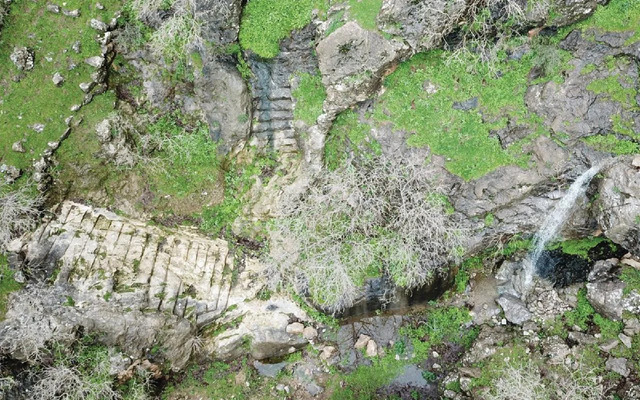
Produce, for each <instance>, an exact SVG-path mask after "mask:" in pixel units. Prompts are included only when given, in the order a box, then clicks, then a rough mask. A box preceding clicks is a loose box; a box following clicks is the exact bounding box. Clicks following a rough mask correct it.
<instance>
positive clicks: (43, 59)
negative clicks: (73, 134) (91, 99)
mask: <svg viewBox="0 0 640 400" xmlns="http://www.w3.org/2000/svg"><path fill="white" fill-rule="evenodd" d="M46 4H47V1H45V0H38V1H15V2H13V4H11V8H10V14H9V15H8V16H7V19H6V23H5V26H4V27H3V29H2V36H1V38H2V39H1V41H0V60H2V62H0V98H2V112H0V159H2V162H3V163H7V164H11V165H15V166H16V167H18V168H28V167H29V166H30V165H31V162H32V159H33V158H36V157H38V155H39V154H40V153H41V152H42V151H43V150H44V149H45V148H46V147H47V143H48V142H51V141H55V140H58V138H59V137H60V136H61V135H62V133H63V132H64V131H65V129H66V128H67V127H66V125H65V122H64V120H65V118H67V117H68V116H70V115H72V114H73V113H72V112H71V111H70V107H71V106H72V105H74V104H79V103H81V102H82V100H83V98H84V93H83V92H82V90H81V89H80V88H79V86H78V85H79V84H80V83H82V82H90V81H91V77H90V76H91V73H92V72H93V71H94V68H93V67H91V66H89V65H87V64H86V63H85V62H84V60H85V59H86V58H87V57H89V56H91V55H96V54H100V46H99V44H98V43H97V41H96V40H95V36H96V31H95V30H94V29H92V28H91V27H90V26H89V20H90V19H91V18H97V19H101V20H103V21H107V22H108V21H109V20H110V19H111V18H112V17H113V14H114V13H115V12H116V11H117V10H118V9H119V8H120V6H121V4H122V1H119V0H106V1H103V2H102V4H103V5H104V6H105V10H98V9H97V8H96V7H95V4H94V3H91V2H87V1H83V0H69V1H67V2H66V3H65V8H66V9H70V10H71V9H76V8H77V9H79V10H80V17H78V18H69V17H66V16H64V15H62V13H60V14H54V13H50V12H46ZM75 41H80V43H81V46H82V53H81V54H76V53H75V52H74V51H72V50H71V46H72V45H73V43H74V42H75ZM16 46H26V47H29V48H32V49H33V50H34V52H35V65H34V68H33V70H31V71H26V72H24V73H23V74H22V76H21V79H20V80H19V81H14V79H13V78H14V77H15V76H17V75H19V71H18V70H17V68H16V67H15V66H14V64H13V63H12V62H11V61H9V56H10V54H11V53H12V52H13V49H14V47H16ZM47 57H50V59H51V61H48V60H47ZM71 64H75V65H76V66H75V68H73V69H72V70H69V66H70V65H71ZM56 72H59V73H60V74H61V75H62V76H63V77H64V79H65V82H64V83H63V84H62V86H61V87H56V86H55V85H54V84H53V82H52V80H51V79H52V77H53V75H54V74H55V73H56ZM38 123H40V124H44V125H45V127H44V130H43V131H42V132H41V133H37V132H35V131H34V130H33V129H32V128H30V126H33V125H34V124H38ZM22 139H24V140H25V143H24V147H25V149H27V152H26V153H17V152H14V151H12V150H11V146H12V144H13V143H14V142H17V141H19V140H22Z"/></svg>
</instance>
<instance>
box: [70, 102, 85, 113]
mask: <svg viewBox="0 0 640 400" xmlns="http://www.w3.org/2000/svg"><path fill="white" fill-rule="evenodd" d="M80 107H82V106H81V105H80V104H74V105H72V106H71V107H69V110H71V111H73V112H76V111H78V110H79V109H80Z"/></svg>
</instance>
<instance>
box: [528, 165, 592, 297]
mask: <svg viewBox="0 0 640 400" xmlns="http://www.w3.org/2000/svg"><path fill="white" fill-rule="evenodd" d="M603 166H604V163H598V164H596V165H594V166H592V167H591V168H589V169H588V170H587V171H585V172H584V173H583V174H582V175H580V176H579V177H578V179H576V181H575V182H573V184H571V186H570V187H569V190H568V191H567V193H566V194H565V195H564V197H563V198H562V199H561V200H560V202H559V203H558V204H557V205H556V207H555V208H554V209H553V211H552V212H551V214H549V216H547V218H546V219H545V220H544V222H543V223H542V226H541V227H540V229H539V230H538V233H536V236H535V237H534V238H533V246H534V249H533V251H532V252H531V254H530V255H529V257H528V260H527V261H525V263H524V266H523V268H524V271H523V272H524V279H523V284H524V288H525V289H528V288H529V287H530V286H531V282H532V281H533V275H534V274H535V273H536V271H537V269H538V268H537V267H538V263H539V262H540V256H541V255H542V252H543V251H544V249H545V247H546V246H547V243H549V241H550V240H551V239H553V238H554V237H555V236H556V235H557V234H558V232H559V231H560V229H561V228H562V226H563V225H564V223H565V222H566V221H567V219H568V218H569V217H570V216H571V214H572V211H573V206H574V204H575V203H576V201H577V200H578V197H580V196H581V195H582V194H584V192H586V191H587V187H588V185H589V182H591V179H593V177H594V176H595V175H596V174H597V173H598V172H599V171H600V169H602V167H603Z"/></svg>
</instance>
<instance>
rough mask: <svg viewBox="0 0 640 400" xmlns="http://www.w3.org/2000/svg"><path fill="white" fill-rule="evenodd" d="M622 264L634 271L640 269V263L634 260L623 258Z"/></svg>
mask: <svg viewBox="0 0 640 400" xmlns="http://www.w3.org/2000/svg"><path fill="white" fill-rule="evenodd" d="M622 263H623V264H624V265H628V266H630V267H633V268H635V269H640V262H638V261H636V260H634V259H633V258H625V259H623V260H622Z"/></svg>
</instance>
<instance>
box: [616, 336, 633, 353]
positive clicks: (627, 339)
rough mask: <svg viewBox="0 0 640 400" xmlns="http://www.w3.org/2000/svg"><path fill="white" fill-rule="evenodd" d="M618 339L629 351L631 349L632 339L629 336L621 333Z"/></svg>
mask: <svg viewBox="0 0 640 400" xmlns="http://www.w3.org/2000/svg"><path fill="white" fill-rule="evenodd" d="M618 339H620V341H621V342H622V344H624V345H625V346H627V349H630V348H631V338H630V337H629V336H627V335H625V334H624V333H621V334H619V335H618Z"/></svg>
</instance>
